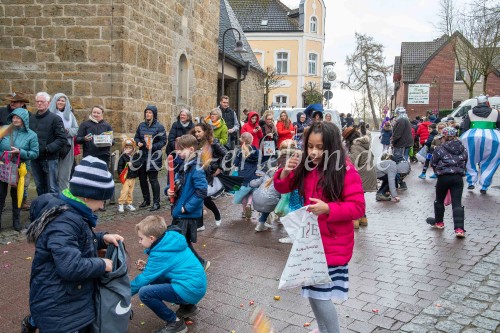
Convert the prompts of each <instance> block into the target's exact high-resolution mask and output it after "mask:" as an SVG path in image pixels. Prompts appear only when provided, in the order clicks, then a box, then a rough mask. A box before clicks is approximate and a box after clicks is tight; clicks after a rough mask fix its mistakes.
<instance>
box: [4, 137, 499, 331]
mask: <svg viewBox="0 0 500 333" xmlns="http://www.w3.org/2000/svg"><path fill="white" fill-rule="evenodd" d="M373 136H374V140H373V141H374V150H375V155H376V156H377V155H379V154H380V150H381V147H380V144H379V143H378V140H377V137H378V133H373ZM412 168H413V171H412V172H411V174H410V175H409V176H408V177H407V178H406V181H407V184H408V191H406V192H400V197H401V202H400V203H393V202H376V201H375V194H374V193H367V194H366V202H367V216H368V220H369V224H368V226H367V227H361V229H359V230H357V231H356V236H355V237H356V238H355V249H354V256H353V258H352V260H351V262H350V263H349V277H350V281H349V285H350V291H349V299H348V300H347V301H345V302H341V303H338V304H337V311H338V313H339V318H340V321H341V328H342V332H360V333H368V332H391V331H392V332H449V333H451V332H477V333H480V332H500V326H499V322H500V298H499V297H500V296H499V295H500V270H499V264H500V247H499V241H500V232H499V227H498V221H499V213H500V208H499V207H500V190H499V189H498V185H500V176H499V175H498V174H497V175H496V178H495V179H494V182H493V187H492V188H491V189H490V190H489V191H488V194H486V195H481V194H479V190H478V189H476V190H475V191H467V190H464V196H463V204H464V206H465V229H466V230H467V233H466V238H465V239H457V238H455V236H454V233H453V228H452V219H451V209H450V207H447V209H446V214H445V224H446V228H445V229H444V230H436V229H432V228H430V227H429V225H427V224H426V223H425V219H426V217H428V216H432V214H433V208H432V207H433V205H432V203H433V201H434V184H435V182H436V181H435V180H431V179H429V178H428V179H427V180H421V179H418V178H417V176H418V174H419V173H420V171H421V165H420V164H413V165H412ZM161 183H162V184H165V183H166V179H162V182H161ZM495 186H496V187H497V188H495ZM118 190H119V188H118ZM30 193H31V198H33V197H34V194H33V191H31V192H30ZM135 193H136V196H135V202H136V203H139V202H140V201H141V199H142V197H141V196H140V189H139V186H138V185H137V186H136V191H135ZM231 199H232V198H231V197H222V198H219V199H217V201H216V203H217V205H218V206H219V208H221V211H222V226H220V227H216V226H215V224H214V219H213V215H212V214H211V213H208V214H207V215H206V218H205V225H206V230H205V231H203V232H200V233H199V240H198V243H197V244H195V248H196V249H197V250H199V253H200V255H201V256H202V257H204V258H207V259H208V260H210V261H211V266H210V268H209V270H208V271H207V275H208V291H207V294H206V296H205V298H204V299H203V300H202V301H201V302H200V304H199V306H200V308H201V311H200V313H199V314H198V315H197V316H196V317H194V318H193V319H192V321H193V324H192V325H190V326H189V332H192V333H221V332H231V331H232V330H234V331H235V332H236V333H249V332H251V326H250V323H249V317H250V315H251V313H252V312H253V310H254V308H256V307H262V308H264V309H265V312H266V314H267V315H268V316H269V317H270V319H271V321H272V323H273V326H274V329H275V331H276V332H279V333H301V332H309V331H311V330H312V329H313V328H315V327H316V324H315V322H314V320H313V318H314V317H313V314H312V311H311V308H310V306H309V303H308V302H307V300H306V299H304V298H302V297H301V296H300V291H299V290H295V289H293V290H287V291H281V290H278V289H277V287H278V279H279V277H280V276H281V272H282V270H283V267H284V265H285V262H286V260H287V257H288V253H289V251H290V245H287V244H281V243H279V242H278V239H279V238H281V237H284V236H286V232H285V230H284V228H283V226H281V225H277V226H276V227H275V228H274V229H273V230H271V231H268V232H259V233H256V232H255V231H254V227H255V224H256V223H257V218H258V216H257V213H256V212H253V218H252V220H251V222H249V221H245V220H243V219H241V217H240V216H241V212H240V209H241V208H240V207H239V206H235V205H233V204H232V201H231ZM165 203H166V199H165V198H164V197H163V198H162V209H161V211H160V214H161V215H163V216H165V217H166V218H167V219H168V220H170V215H169V213H168V209H167V208H168V206H166V204H165ZM6 207H7V208H6V210H5V212H4V216H3V217H2V220H3V227H4V229H2V233H1V234H0V244H1V245H0V281H1V283H0V322H1V323H2V324H0V332H5V333H11V332H19V326H20V325H19V323H20V321H21V319H22V318H23V317H24V316H25V315H26V314H27V313H28V311H29V305H28V292H29V276H30V267H31V258H32V256H33V254H34V247H33V246H32V245H29V244H27V243H26V241H25V240H24V239H23V238H22V237H21V236H18V234H17V232H14V231H12V230H11V229H9V228H10V225H11V215H10V210H9V207H10V201H9V199H8V201H7V204H6ZM116 209H117V207H116V206H113V205H110V206H108V209H107V211H106V212H101V213H99V214H100V215H101V224H100V225H99V226H98V229H99V230H107V231H111V232H116V233H119V234H122V235H123V236H124V237H125V239H126V245H127V250H128V252H129V254H130V257H131V260H132V262H133V261H135V260H136V259H139V258H143V259H146V257H145V255H144V254H143V253H142V249H141V247H140V245H139V244H138V242H137V237H136V235H135V231H134V226H135V224H136V223H137V222H139V221H140V220H141V219H142V218H143V217H144V216H146V215H148V213H149V212H148V211H146V210H138V211H137V212H134V213H126V214H123V215H118V213H117V212H116ZM22 214H23V215H22V217H23V222H25V223H26V222H27V216H28V215H27V212H23V213H22ZM7 227H9V228H7ZM138 273H139V271H138V270H137V269H136V268H135V267H134V266H132V267H131V270H130V274H131V275H132V276H136V275H137V274H138ZM275 295H279V296H281V299H280V300H274V298H273V297H274V296H275ZM251 300H252V301H254V302H255V304H254V305H250V304H249V302H250V301H251ZM133 309H134V318H133V320H132V321H131V324H130V329H129V332H131V333H139V332H151V331H153V330H155V329H158V328H159V327H161V325H162V323H161V321H160V319H158V318H156V316H155V315H154V314H153V313H152V312H151V311H150V310H149V309H147V308H145V307H143V306H141V305H140V302H139V300H138V298H137V297H134V299H133ZM306 323H311V325H310V326H309V327H304V326H305V324H306Z"/></svg>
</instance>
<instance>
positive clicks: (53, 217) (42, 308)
mask: <svg viewBox="0 0 500 333" xmlns="http://www.w3.org/2000/svg"><path fill="white" fill-rule="evenodd" d="M62 197H63V195H62V194H61V195H59V196H57V195H55V194H43V195H41V196H39V197H38V198H36V199H35V200H33V202H32V203H31V211H30V216H31V221H33V222H32V223H31V224H32V225H30V228H29V229H28V233H27V236H28V238H29V239H31V240H32V241H34V242H35V255H34V257H33V263H32V265H31V278H30V296H29V299H30V311H31V316H32V317H33V319H34V320H35V322H36V325H37V327H38V328H39V330H40V331H41V332H45V333H60V332H75V331H78V330H79V329H81V328H83V327H86V326H87V325H89V324H90V323H92V322H93V321H94V319H95V304H94V292H95V279H97V278H99V277H101V276H102V275H103V274H104V272H105V269H106V264H105V262H104V260H102V259H100V258H98V256H97V250H98V249H103V248H106V245H105V243H104V240H103V236H104V233H102V232H94V231H93V230H92V226H95V223H96V220H94V221H93V222H91V218H90V217H91V216H93V218H95V219H97V217H96V216H95V215H93V214H92V211H91V210H90V209H89V208H88V207H87V206H85V205H84V204H82V203H78V202H76V201H73V203H72V204H69V201H72V200H71V199H66V200H64V199H62ZM73 204H74V206H73Z"/></svg>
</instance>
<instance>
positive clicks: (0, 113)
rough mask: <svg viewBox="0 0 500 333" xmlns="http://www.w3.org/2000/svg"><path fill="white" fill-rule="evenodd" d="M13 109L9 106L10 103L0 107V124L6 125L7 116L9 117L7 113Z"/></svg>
mask: <svg viewBox="0 0 500 333" xmlns="http://www.w3.org/2000/svg"><path fill="white" fill-rule="evenodd" d="M12 111H14V110H12V109H11V108H10V104H8V105H7V106H5V107H3V108H0V126H4V125H7V118H8V117H9V114H10V113H11V112H12Z"/></svg>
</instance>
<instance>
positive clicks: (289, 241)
mask: <svg viewBox="0 0 500 333" xmlns="http://www.w3.org/2000/svg"><path fill="white" fill-rule="evenodd" d="M278 242H280V243H282V244H292V243H293V241H292V239H291V238H290V237H283V238H280V239H278Z"/></svg>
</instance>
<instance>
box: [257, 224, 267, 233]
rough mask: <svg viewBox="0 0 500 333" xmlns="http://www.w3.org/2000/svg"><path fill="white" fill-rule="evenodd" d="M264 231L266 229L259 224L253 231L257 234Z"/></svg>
mask: <svg viewBox="0 0 500 333" xmlns="http://www.w3.org/2000/svg"><path fill="white" fill-rule="evenodd" d="M266 230H267V227H266V226H265V225H264V224H263V223H259V224H257V226H256V227H255V231H257V232H259V231H266Z"/></svg>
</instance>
